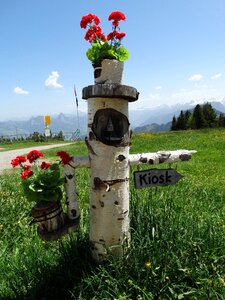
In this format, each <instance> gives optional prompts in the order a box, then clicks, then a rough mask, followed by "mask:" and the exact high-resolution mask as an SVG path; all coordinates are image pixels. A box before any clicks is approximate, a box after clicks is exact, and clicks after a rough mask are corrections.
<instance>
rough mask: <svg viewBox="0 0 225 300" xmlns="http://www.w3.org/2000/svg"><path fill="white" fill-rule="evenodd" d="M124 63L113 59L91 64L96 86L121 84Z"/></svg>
mask: <svg viewBox="0 0 225 300" xmlns="http://www.w3.org/2000/svg"><path fill="white" fill-rule="evenodd" d="M123 67H124V62H122V61H118V60H115V59H103V60H102V61H101V62H99V63H96V64H93V68H94V82H95V83H96V84H105V83H118V84H121V83H122V79H123Z"/></svg>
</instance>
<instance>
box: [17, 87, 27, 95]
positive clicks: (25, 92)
mask: <svg viewBox="0 0 225 300" xmlns="http://www.w3.org/2000/svg"><path fill="white" fill-rule="evenodd" d="M14 93H15V94H19V95H28V94H29V92H28V91H26V90H24V89H22V88H21V87H19V86H17V87H15V88H14Z"/></svg>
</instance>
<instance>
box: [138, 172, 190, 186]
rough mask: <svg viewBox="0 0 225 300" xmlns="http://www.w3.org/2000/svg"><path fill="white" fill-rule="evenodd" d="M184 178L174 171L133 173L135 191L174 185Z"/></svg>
mask: <svg viewBox="0 0 225 300" xmlns="http://www.w3.org/2000/svg"><path fill="white" fill-rule="evenodd" d="M183 177H184V176H183V175H182V174H180V173H178V172H177V171H176V170H174V169H150V170H144V171H136V172H134V184H135V188H136V189H141V188H146V187H156V186H167V185H172V184H175V183H176V182H177V181H178V180H180V179H181V178H183Z"/></svg>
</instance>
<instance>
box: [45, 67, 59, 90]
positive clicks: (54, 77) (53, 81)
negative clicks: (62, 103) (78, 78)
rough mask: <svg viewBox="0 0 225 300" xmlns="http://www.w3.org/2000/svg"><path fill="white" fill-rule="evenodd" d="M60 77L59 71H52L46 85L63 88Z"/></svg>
mask: <svg viewBox="0 0 225 300" xmlns="http://www.w3.org/2000/svg"><path fill="white" fill-rule="evenodd" d="M58 79H59V73H58V72H57V71H52V73H51V74H50V75H49V76H48V78H47V79H46V80H45V86H46V87H47V88H50V89H61V88H62V87H63V86H62V85H61V84H59V83H58V82H57V81H58Z"/></svg>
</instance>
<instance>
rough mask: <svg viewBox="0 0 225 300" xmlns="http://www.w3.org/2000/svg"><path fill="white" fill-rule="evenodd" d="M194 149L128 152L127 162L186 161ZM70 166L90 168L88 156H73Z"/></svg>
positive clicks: (150, 163) (157, 162) (154, 163)
mask: <svg viewBox="0 0 225 300" xmlns="http://www.w3.org/2000/svg"><path fill="white" fill-rule="evenodd" d="M194 153H197V151H195V150H175V151H158V152H155V153H154V152H153V153H151V152H150V153H138V154H130V155H129V158H128V162H129V165H130V166H135V165H143V164H149V165H158V164H162V163H176V162H182V161H188V160H190V159H191V157H192V154H194ZM70 166H71V167H73V168H90V159H89V156H73V157H72V161H71V162H70Z"/></svg>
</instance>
